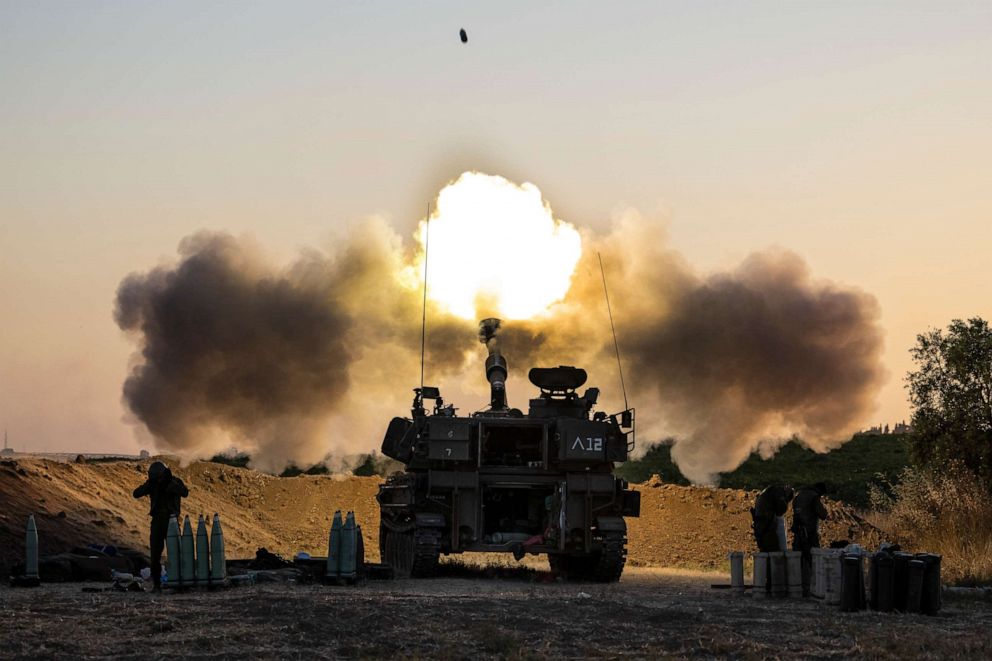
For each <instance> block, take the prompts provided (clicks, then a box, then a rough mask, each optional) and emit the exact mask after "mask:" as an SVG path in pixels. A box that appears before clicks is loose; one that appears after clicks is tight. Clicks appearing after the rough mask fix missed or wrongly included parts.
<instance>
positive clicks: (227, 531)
mask: <svg viewBox="0 0 992 661" xmlns="http://www.w3.org/2000/svg"><path fill="white" fill-rule="evenodd" d="M148 463H149V462H148V461H144V462H131V461H119V462H109V463H96V464H74V463H60V462H54V461H49V460H41V459H18V460H4V461H2V462H0V503H2V507H0V548H2V549H4V552H3V557H0V569H2V570H6V569H7V567H9V565H10V564H11V563H13V562H15V561H17V560H19V559H20V558H21V557H22V555H23V544H24V524H25V521H26V520H27V517H28V515H29V514H34V515H35V520H36V522H37V524H38V533H39V539H40V545H41V552H42V554H45V555H47V554H51V553H57V552H60V551H63V550H67V549H69V548H72V547H74V546H83V545H86V544H89V543H99V544H116V545H121V546H131V547H134V548H138V549H145V548H146V547H147V537H148V514H147V508H148V499H147V498H145V499H142V500H135V499H134V498H132V497H131V492H132V491H133V490H134V488H135V487H136V486H138V485H139V484H141V482H142V481H143V480H144V478H145V474H146V472H147V469H148ZM175 473H176V475H178V476H179V477H180V478H182V479H183V481H184V482H185V483H186V485H187V486H188V487H189V489H190V497H189V498H187V499H185V500H184V502H183V512H184V513H187V514H189V515H190V517H191V518H194V519H195V515H197V514H204V515H212V514H213V513H214V512H219V513H220V514H221V518H222V520H223V523H224V537H225V542H226V546H227V552H228V556H229V557H232V558H234V557H242V558H244V557H253V556H254V554H255V550H256V549H258V548H259V547H263V546H264V547H266V548H267V549H269V550H270V551H272V552H274V553H279V554H281V555H284V556H287V557H290V556H292V555H293V554H295V553H297V552H298V551H305V552H307V553H310V554H311V555H326V545H327V532H328V529H329V527H330V522H331V517H332V516H333V514H334V511H335V510H336V509H340V510H354V512H355V516H356V518H357V520H358V522H359V523H360V524H361V525H362V533H363V536H364V538H365V548H366V555H367V557H368V558H369V559H370V560H376V559H378V530H379V511H378V507H377V505H376V502H375V493H376V491H377V489H378V486H379V484H380V483H381V479H380V478H377V477H355V476H324V475H300V476H298V477H291V478H279V477H274V476H272V475H267V474H264V473H259V472H257V471H253V470H247V469H243V468H234V467H231V466H225V465H222V464H214V463H205V462H204V463H194V464H191V465H189V466H186V467H183V468H177V469H175ZM635 486H636V487H637V488H638V489H639V490H640V491H641V517H640V518H639V519H629V520H628V526H629V537H630V553H629V561H630V564H631V565H634V566H674V567H696V568H722V567H725V565H726V554H727V552H728V551H730V550H751V549H753V548H754V544H753V541H752V539H751V519H750V514H749V510H750V508H751V507H752V506H753V504H754V498H755V495H756V494H755V493H754V492H749V491H741V490H734V489H712V488H702V487H681V486H676V485H672V484H664V483H662V482H661V481H660V480H658V479H657V478H656V477H655V478H652V479H651V480H648V481H647V482H645V483H643V484H640V485H635ZM828 509H829V510H830V511H831V519H832V520H831V521H829V522H827V523H826V525H825V526H824V530H823V534H822V537H823V539H824V540H831V539H850V540H853V541H861V542H863V543H865V544H866V545H873V544H875V543H877V541H878V534H877V531H876V530H875V529H874V528H872V527H871V526H869V525H868V524H866V523H865V522H864V521H862V520H861V519H860V518H859V517H857V516H856V515H855V514H854V513H853V512H852V511H850V510H849V509H847V508H845V507H843V506H842V505H839V504H837V503H828Z"/></svg>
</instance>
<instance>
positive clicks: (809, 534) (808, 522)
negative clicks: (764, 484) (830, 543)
mask: <svg viewBox="0 0 992 661" xmlns="http://www.w3.org/2000/svg"><path fill="white" fill-rule="evenodd" d="M826 490H827V488H826V485H824V484H823V483H822V482H818V483H817V484H815V485H813V486H811V487H803V488H802V489H800V490H799V493H797V494H796V498H795V500H793V501H792V550H793V551H802V554H803V596H809V584H810V578H811V575H812V572H813V553H812V549H818V548H820V521H824V520H826V518H827V508H826V507H824V506H823V503H822V502H821V501H820V496H822V495H823V494H824V493H825V492H826Z"/></svg>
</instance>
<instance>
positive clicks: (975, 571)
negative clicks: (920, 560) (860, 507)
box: [872, 464, 992, 585]
mask: <svg viewBox="0 0 992 661" xmlns="http://www.w3.org/2000/svg"><path fill="white" fill-rule="evenodd" d="M872 502H873V505H874V506H875V515H874V519H875V521H874V522H875V523H876V525H878V526H879V527H880V528H882V529H883V530H886V531H888V532H890V533H891V534H893V535H894V536H895V537H896V538H897V539H898V540H899V541H900V542H902V543H903V544H904V545H906V546H908V547H909V548H911V549H913V550H919V551H928V552H931V553H939V554H940V555H942V556H943V563H942V573H943V575H944V579H945V581H947V582H953V583H958V584H964V585H976V584H978V585H987V584H989V583H992V498H990V495H989V492H988V489H987V487H986V486H985V485H983V484H982V483H981V481H980V480H979V479H978V478H977V477H975V475H974V474H972V473H971V472H969V471H967V470H966V469H964V468H963V467H961V466H959V465H955V464H950V465H948V466H946V467H944V468H943V469H942V470H940V471H934V470H931V471H925V470H918V469H912V468H907V469H905V470H904V471H903V472H902V474H901V476H900V479H899V482H898V483H896V484H894V485H890V486H889V490H888V491H887V492H886V491H883V490H881V489H877V488H876V489H873V492H872Z"/></svg>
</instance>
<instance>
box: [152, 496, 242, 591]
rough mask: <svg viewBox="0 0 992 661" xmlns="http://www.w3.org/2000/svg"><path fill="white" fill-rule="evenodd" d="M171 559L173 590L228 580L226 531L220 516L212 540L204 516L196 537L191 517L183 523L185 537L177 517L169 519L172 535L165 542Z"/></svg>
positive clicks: (218, 583) (187, 516)
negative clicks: (225, 547)
mask: <svg viewBox="0 0 992 661" xmlns="http://www.w3.org/2000/svg"><path fill="white" fill-rule="evenodd" d="M165 547H166V553H167V555H168V562H167V570H166V571H167V572H168V576H169V582H170V583H171V584H172V586H173V587H178V588H188V587H194V586H199V587H203V586H214V585H222V584H223V583H224V582H225V580H226V579H227V558H226V557H225V554H224V530H223V529H222V528H221V525H220V515H219V514H214V521H213V525H212V526H211V528H210V536H209V540H208V537H207V524H206V521H205V520H204V519H203V515H202V514H201V515H200V519H199V521H198V522H197V524H196V536H195V537H194V536H193V526H192V525H190V521H189V515H186V517H185V519H184V520H183V528H182V533H181V534H180V532H179V522H178V521H177V520H176V517H172V518H170V519H169V533H168V535H167V536H166V538H165Z"/></svg>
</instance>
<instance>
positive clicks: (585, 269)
mask: <svg viewBox="0 0 992 661" xmlns="http://www.w3.org/2000/svg"><path fill="white" fill-rule="evenodd" d="M480 176H481V175H480ZM504 181H505V180H504ZM522 190H526V192H527V194H528V195H530V196H531V197H532V198H533V197H534V195H533V191H534V190H536V188H535V187H532V186H531V187H530V188H523V189H522ZM536 203H537V204H538V205H540V206H541V208H542V209H543V210H544V213H546V214H547V215H548V217H549V218H550V206H548V205H547V203H546V202H544V201H543V200H541V198H540V196H539V195H538V196H537V197H536ZM461 213H465V210H464V208H461ZM441 227H443V225H442V224H439V225H438V226H437V227H434V226H432V228H431V232H432V234H431V250H432V251H434V250H436V249H438V246H443V245H445V243H444V240H442V239H438V238H437V235H438V234H440V231H439V228H441ZM570 227H571V226H569V227H568V228H565V229H564V230H563V231H572V230H571V229H570ZM490 231H491V230H490ZM579 232H580V233H581V248H582V249H581V254H580V255H579V256H578V261H577V263H576V264H575V266H574V272H573V273H572V274H571V279H570V281H569V287H568V289H567V293H565V294H564V296H563V298H561V299H560V300H558V301H555V302H552V303H550V304H549V305H548V307H547V308H546V310H545V311H544V312H543V313H541V314H538V315H536V316H533V317H531V318H528V319H518V320H513V319H504V321H503V324H502V328H501V332H500V343H501V351H502V353H503V355H504V356H506V358H507V360H508V362H509V367H510V378H509V379H508V381H507V393H508V396H509V399H510V404H511V405H512V406H518V407H520V408H524V409H526V399H527V398H529V397H531V396H533V393H534V391H535V389H534V388H533V387H532V386H531V385H530V384H528V383H526V380H525V378H524V377H523V375H525V374H526V373H527V370H528V369H529V368H530V367H533V366H554V365H558V364H572V365H577V366H582V367H585V368H586V369H587V371H588V372H589V374H590V385H597V386H599V387H600V388H602V390H603V396H602V397H601V400H600V401H601V408H604V409H606V410H610V411H616V410H619V409H620V408H621V407H622V405H623V396H622V394H621V392H620V387H619V380H618V376H617V366H616V358H615V354H614V351H613V339H612V335H611V333H610V326H609V319H608V317H607V311H606V305H605V302H604V297H603V282H602V278H601V275H600V270H599V256H600V255H601V256H602V259H603V263H604V265H605V267H606V276H607V278H608V280H609V286H610V295H611V300H612V301H613V314H614V317H615V320H616V323H617V332H618V335H619V343H620V351H621V354H622V356H623V362H624V375H625V377H626V382H627V388H628V398H629V401H630V404H631V405H632V406H636V407H637V412H638V435H639V438H640V439H641V442H642V443H643V442H644V440H646V439H660V438H664V437H666V436H675V437H676V438H677V439H678V440H677V442H676V444H675V447H674V449H673V457H674V458H675V460H676V462H677V463H678V465H679V467H680V469H681V470H682V471H683V473H684V474H685V475H686V476H687V477H689V478H690V479H692V480H693V481H696V482H711V481H713V480H714V479H715V477H716V475H717V473H719V472H722V471H727V470H732V469H733V468H735V467H736V466H737V465H739V464H740V463H741V462H742V461H743V460H744V459H745V458H746V457H747V456H748V454H749V453H751V452H752V451H754V450H756V449H762V450H763V451H770V450H774V448H776V447H777V445H778V444H781V443H782V442H783V441H784V440H785V439H788V438H789V437H790V436H791V435H793V434H799V435H800V436H801V437H802V438H803V440H804V441H805V442H806V443H807V444H809V445H810V447H812V448H814V449H816V450H826V449H828V448H829V447H832V446H834V445H837V444H839V443H841V442H843V441H844V440H846V439H847V438H849V436H850V434H851V432H852V431H854V430H856V429H857V428H858V427H859V426H860V425H861V424H862V423H863V422H864V420H865V419H866V417H867V416H868V415H869V414H870V412H871V410H872V407H873V405H874V397H875V393H876V391H877V388H878V386H879V385H880V383H881V381H882V378H883V370H882V368H881V363H880V356H881V350H882V334H881V330H880V327H879V324H878V315H879V311H878V305H877V303H876V301H875V300H874V298H872V297H871V296H869V295H867V294H865V293H863V292H861V291H858V290H856V289H853V288H850V287H842V286H839V285H835V284H831V283H828V282H822V281H818V280H815V279H814V278H813V277H812V276H811V274H810V273H809V269H808V267H807V266H806V264H805V263H804V262H803V260H802V259H801V258H800V257H798V256H796V255H794V254H792V253H789V252H785V251H780V250H771V251H764V252H758V253H755V254H752V255H751V256H749V257H748V258H746V259H745V260H744V261H743V262H742V263H741V264H740V265H739V266H738V267H737V268H735V269H733V270H730V271H727V272H722V273H713V274H699V273H697V272H696V271H695V270H694V269H693V268H692V267H691V266H690V265H689V264H687V263H686V262H685V260H684V259H683V258H682V257H681V256H680V255H679V254H678V253H677V252H675V251H673V250H671V249H670V248H668V247H667V239H666V236H665V232H664V224H663V223H661V222H658V221H656V220H651V219H646V218H644V217H642V216H640V215H638V214H637V213H634V212H628V213H625V214H622V215H621V216H619V217H618V218H617V219H616V222H615V223H614V227H613V229H612V231H611V232H609V233H607V234H605V235H598V234H595V233H593V232H590V231H585V230H581V231H579ZM549 234H550V233H549ZM418 236H423V232H422V231H421V232H420V234H419V235H418ZM552 239H553V240H555V241H560V239H559V238H557V237H552ZM481 243H484V242H481ZM463 250H465V251H467V252H472V251H482V250H483V248H481V247H480V245H469V246H465V247H463ZM422 258H423V252H422V246H417V245H409V243H405V242H404V241H403V240H402V239H401V237H399V236H398V235H397V234H396V232H395V231H394V230H393V229H392V228H391V227H390V226H389V225H388V224H387V223H386V222H384V221H382V220H379V219H371V220H369V221H368V222H366V223H365V224H363V225H362V226H361V227H360V228H359V229H357V230H356V231H354V232H353V233H352V235H351V236H349V237H347V238H346V240H345V241H344V242H343V243H342V244H341V246H340V247H339V248H338V249H337V250H335V251H333V252H330V253H324V252H320V251H316V250H311V251H307V252H306V253H305V254H302V255H301V256H300V257H299V258H298V259H297V260H296V261H295V262H294V263H292V264H289V265H288V266H279V265H275V264H272V263H271V262H270V261H269V260H268V259H267V258H266V257H265V255H264V253H263V251H262V250H261V249H260V248H259V246H257V245H255V244H254V243H253V242H252V241H250V240H248V239H241V238H234V237H232V236H230V235H226V234H218V233H200V234H196V235H194V236H191V237H188V238H186V239H184V240H183V241H182V243H181V244H180V246H179V258H178V260H177V262H176V263H175V264H174V265H172V266H168V267H160V268H156V269H153V270H151V271H149V272H147V273H143V274H132V275H130V276H128V277H127V278H125V279H124V281H123V282H122V283H121V285H120V288H119V290H118V293H117V300H116V311H115V318H116V321H117V323H118V325H119V326H120V327H121V328H122V329H124V330H125V331H127V332H128V333H129V334H130V335H131V336H132V337H133V338H134V339H135V341H136V343H137V345H138V348H139V353H138V354H136V356H135V358H134V361H133V368H132V371H131V374H130V376H129V377H128V379H127V381H126V383H125V384H124V403H125V406H126V407H127V409H128V410H129V411H130V412H131V414H133V415H134V417H135V418H136V420H137V421H138V422H140V423H141V425H142V426H143V427H144V428H145V429H147V431H148V432H150V433H151V435H152V436H153V437H154V438H155V440H156V444H157V446H158V447H159V448H160V449H163V450H167V451H171V452H176V453H178V454H180V455H182V456H185V457H190V458H192V457H203V456H208V455H210V454H212V453H214V452H217V451H220V450H223V449H226V448H228V447H230V446H231V445H235V446H237V447H239V448H240V449H243V450H246V451H248V452H249V453H251V454H252V455H253V457H254V461H255V465H256V466H258V467H260V468H263V469H268V470H278V469H280V468H282V467H283V466H285V465H286V464H288V463H297V464H301V465H309V464H311V463H314V462H317V461H321V460H324V459H325V458H326V457H327V456H328V455H329V454H342V453H353V452H359V451H361V452H367V451H369V450H372V449H376V448H377V447H378V444H379V442H380V441H381V438H382V433H383V430H384V428H385V426H386V423H387V422H388V420H389V418H391V417H392V416H394V415H403V412H404V411H405V410H406V409H407V408H408V407H409V403H410V398H411V395H412V393H411V390H410V389H411V388H413V387H414V386H416V385H418V384H419V376H420V352H419V350H420V315H421V308H420V305H421V296H422V289H421V288H420V286H421V283H420V281H419V276H420V269H421V268H422V264H423V259H422ZM432 259H433V255H432ZM479 262H480V263H484V262H485V255H484V254H481V253H480V260H479ZM501 268H505V269H516V270H518V271H525V270H526V269H527V268H528V264H527V263H522V262H521V261H519V260H513V259H510V260H506V265H505V266H502V267H501ZM431 270H432V271H433V267H432V268H431ZM531 277H538V274H532V276H531ZM514 282H519V278H516V279H515V280H514ZM487 286H488V285H487ZM486 293H487V292H481V294H482V295H480V296H479V297H477V300H476V303H475V315H474V317H475V318H474V319H470V318H467V317H465V316H458V315H456V314H454V312H452V309H453V306H451V305H446V304H445V303H444V302H443V301H438V300H434V299H433V298H431V299H429V305H428V344H427V369H428V383H429V384H430V385H439V386H442V389H443V392H444V393H445V396H446V399H447V400H448V401H455V402H456V403H457V404H459V405H462V406H464V405H465V404H466V402H467V403H468V404H476V405H479V406H482V405H484V404H485V402H487V401H488V384H486V382H485V379H484V376H483V361H484V359H485V349H484V348H480V347H479V344H478V341H477V339H476V338H477V332H478V331H477V328H478V326H477V321H476V320H477V319H481V318H484V317H487V316H499V315H498V314H494V313H498V312H499V310H498V309H496V310H494V309H493V308H492V302H491V297H488V296H486V295H485V294H486ZM504 294H505V292H504ZM460 296H461V298H459V299H458V303H459V305H464V293H463V292H462V293H461V294H460ZM504 298H505V296H504ZM504 305H505V301H504ZM468 412H469V410H468V409H465V408H463V409H462V412H461V414H463V415H464V414H467V413H468Z"/></svg>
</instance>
